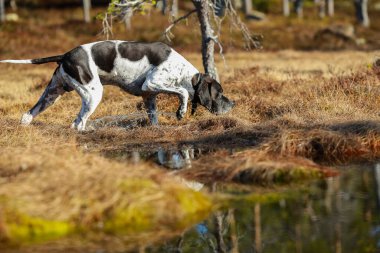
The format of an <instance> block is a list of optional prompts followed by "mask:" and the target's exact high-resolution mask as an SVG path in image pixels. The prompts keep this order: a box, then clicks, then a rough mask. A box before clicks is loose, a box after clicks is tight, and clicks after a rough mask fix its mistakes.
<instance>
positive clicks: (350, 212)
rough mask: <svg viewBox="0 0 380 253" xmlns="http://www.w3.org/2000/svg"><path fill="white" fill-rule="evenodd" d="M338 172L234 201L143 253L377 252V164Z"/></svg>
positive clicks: (379, 242) (379, 233) (379, 173)
mask: <svg viewBox="0 0 380 253" xmlns="http://www.w3.org/2000/svg"><path fill="white" fill-rule="evenodd" d="M340 171H341V175H340V176H338V177H335V178H328V179H326V180H321V181H317V182H313V183H311V184H309V185H308V186H307V187H301V188H300V189H302V190H299V191H301V192H297V190H290V191H289V190H287V191H281V192H280V193H278V195H279V196H278V199H277V200H274V201H271V200H268V201H260V202H256V201H250V200H241V201H237V202H236V203H234V204H233V205H232V206H230V207H229V208H227V209H226V210H223V211H220V212H217V213H215V214H213V215H212V216H211V217H210V218H209V219H208V220H206V221H204V222H202V223H200V224H197V225H196V226H194V227H193V228H190V229H189V230H188V231H186V232H185V233H184V234H183V235H182V236H181V237H178V238H175V239H173V240H171V241H170V242H165V243H163V244H162V245H160V246H156V247H147V248H146V252H244V253H249V252H252V253H253V252H276V253H278V252H336V253H338V252H380V212H379V210H380V209H379V201H380V186H379V183H380V165H377V166H374V165H365V166H364V165H358V166H349V167H344V168H341V169H340Z"/></svg>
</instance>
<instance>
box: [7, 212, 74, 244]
mask: <svg viewBox="0 0 380 253" xmlns="http://www.w3.org/2000/svg"><path fill="white" fill-rule="evenodd" d="M2 209H3V213H2V214H3V215H4V217H2V220H3V226H4V229H3V233H4V235H2V236H1V237H3V238H6V239H7V241H9V242H12V243H31V242H43V241H47V240H52V239H57V238H61V237H64V236H67V235H69V234H71V233H73V232H74V226H73V224H71V223H69V222H65V221H54V220H45V219H41V218H36V217H31V216H28V215H26V214H21V213H19V212H17V211H14V210H12V211H10V210H7V209H5V208H2ZM0 233H1V231H0Z"/></svg>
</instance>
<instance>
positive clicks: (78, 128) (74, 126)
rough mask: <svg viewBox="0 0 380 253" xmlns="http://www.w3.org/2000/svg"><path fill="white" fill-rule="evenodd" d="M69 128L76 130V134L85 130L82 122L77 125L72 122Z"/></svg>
mask: <svg viewBox="0 0 380 253" xmlns="http://www.w3.org/2000/svg"><path fill="white" fill-rule="evenodd" d="M71 128H72V129H75V130H77V131H78V132H83V131H85V130H86V125H85V124H83V122H79V123H77V122H76V121H74V122H73V123H72V124H71Z"/></svg>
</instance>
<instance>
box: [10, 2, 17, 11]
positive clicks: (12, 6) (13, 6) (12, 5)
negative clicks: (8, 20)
mask: <svg viewBox="0 0 380 253" xmlns="http://www.w3.org/2000/svg"><path fill="white" fill-rule="evenodd" d="M10 5H11V8H12V10H13V11H17V3H16V0H11V2H10Z"/></svg>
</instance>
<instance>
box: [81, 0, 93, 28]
mask: <svg viewBox="0 0 380 253" xmlns="http://www.w3.org/2000/svg"><path fill="white" fill-rule="evenodd" d="M90 9H91V0H83V16H84V22H86V23H90V21H91V15H90Z"/></svg>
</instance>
